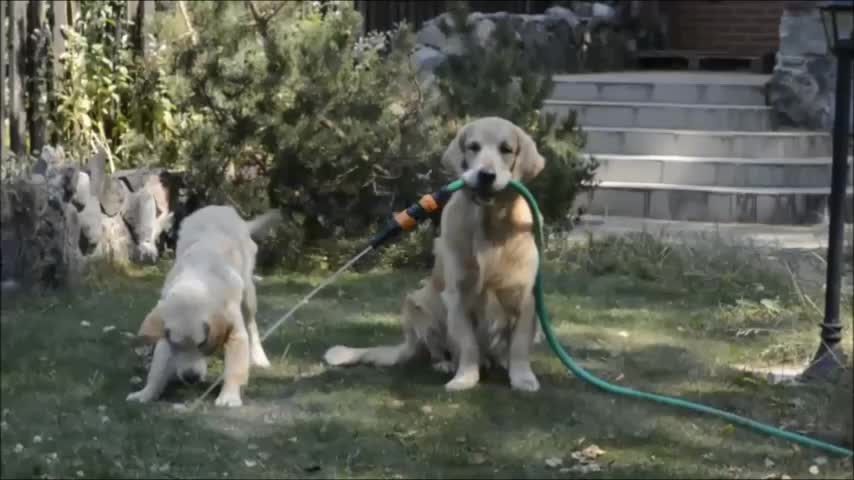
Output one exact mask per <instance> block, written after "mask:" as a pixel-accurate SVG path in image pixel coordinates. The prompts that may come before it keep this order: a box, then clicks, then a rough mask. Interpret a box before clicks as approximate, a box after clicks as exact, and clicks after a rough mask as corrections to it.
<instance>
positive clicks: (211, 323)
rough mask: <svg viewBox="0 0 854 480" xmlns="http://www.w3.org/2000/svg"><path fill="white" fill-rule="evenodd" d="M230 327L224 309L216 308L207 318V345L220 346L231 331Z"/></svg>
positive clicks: (209, 346) (211, 346)
mask: <svg viewBox="0 0 854 480" xmlns="http://www.w3.org/2000/svg"><path fill="white" fill-rule="evenodd" d="M231 327H232V325H231V322H229V321H228V315H227V314H226V313H225V312H224V311H222V310H217V311H216V312H214V314H213V315H211V317H210V318H209V319H208V338H207V342H206V344H207V347H208V348H212V349H214V348H217V347H220V346H222V345H223V344H224V343H225V341H226V339H227V338H228V334H229V333H230V332H231Z"/></svg>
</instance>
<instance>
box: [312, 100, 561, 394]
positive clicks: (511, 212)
mask: <svg viewBox="0 0 854 480" xmlns="http://www.w3.org/2000/svg"><path fill="white" fill-rule="evenodd" d="M442 162H443V164H444V165H445V167H446V168H448V169H450V170H451V171H452V172H454V173H455V174H456V175H458V176H460V177H462V178H463V180H464V181H465V183H466V186H467V188H465V189H463V190H460V191H458V192H456V193H455V194H454V195H453V196H452V197H451V200H450V201H449V202H448V204H447V205H446V206H445V208H444V210H443V211H442V220H441V234H440V236H439V237H438V238H437V239H436V241H435V244H434V254H435V257H436V263H435V266H434V269H433V272H432V275H431V278H430V280H429V281H428V282H426V284H424V285H423V286H422V287H421V288H420V289H419V290H417V291H415V292H413V293H410V294H409V295H407V297H406V299H405V300H404V305H403V311H402V320H401V323H402V326H403V331H404V341H403V342H402V343H401V344H400V345H397V346H382V347H373V348H351V347H345V346H335V347H332V348H330V349H329V350H328V351H327V352H326V354H325V356H324V358H325V360H326V362H327V363H329V364H330V365H353V364H357V363H367V364H373V365H378V366H391V365H396V364H399V363H402V362H404V361H407V360H409V359H410V358H412V357H413V356H415V354H416V353H417V352H418V351H419V350H426V351H427V352H428V353H429V354H430V357H431V360H432V362H433V365H434V367H435V368H437V369H439V370H443V371H448V372H453V373H454V376H453V378H452V379H451V380H450V381H449V382H448V383H447V384H446V385H445V388H446V389H447V390H451V391H455V390H465V389H469V388H472V387H474V386H475V385H477V383H478V382H479V381H480V366H481V365H486V366H488V365H490V364H493V363H496V364H499V365H501V366H503V367H505V368H506V369H507V370H508V373H509V376H510V384H511V386H512V387H513V388H514V389H517V390H521V391H529V392H533V391H536V390H538V389H539V381H538V380H537V377H536V375H534V372H533V371H532V370H531V364H530V359H529V353H530V349H531V345H532V344H533V343H534V337H535V335H536V334H537V332H538V330H537V323H536V312H535V305H534V295H533V287H534V281H535V279H536V274H537V268H538V267H539V265H538V263H539V261H538V252H537V246H536V242H535V239H534V235H533V232H532V227H533V217H532V216H531V211H530V209H529V208H528V205H527V203H526V202H525V200H524V199H523V198H522V197H521V196H519V195H518V194H517V193H516V192H515V191H512V190H510V189H508V188H507V185H508V184H509V182H510V180H511V179H516V180H521V181H529V180H531V179H533V178H534V177H536V176H537V175H538V174H539V173H540V172H541V171H542V169H543V168H544V166H545V160H544V159H543V157H542V156H541V155H540V154H539V152H538V151H537V146H536V145H535V144H534V141H533V140H532V139H531V137H530V136H528V134H526V133H525V132H524V131H522V130H521V129H520V128H519V127H517V126H516V125H514V124H513V123H511V122H509V121H507V120H504V119H502V118H498V117H487V118H481V119H479V120H476V121H473V122H471V123H469V124H467V125H465V126H464V127H463V128H461V129H460V130H459V132H458V133H457V136H456V138H455V139H454V140H453V141H452V142H451V144H450V145H449V146H448V148H447V149H446V151H445V153H444V155H443V158H442Z"/></svg>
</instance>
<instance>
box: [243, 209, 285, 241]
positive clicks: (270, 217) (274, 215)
mask: <svg viewBox="0 0 854 480" xmlns="http://www.w3.org/2000/svg"><path fill="white" fill-rule="evenodd" d="M281 222H282V213H281V212H280V211H279V209H278V208H275V209H272V210H268V211H267V212H266V213H263V214H261V215H258V216H257V217H255V218H253V219H252V220H249V221H247V222H246V224H247V225H248V226H249V234H250V235H252V237H253V238H255V239H256V240H258V239H259V238H260V237H263V236H264V235H266V234H267V233H268V232H269V231H270V229H272V228H273V227H275V226H276V225H278V224H279V223H281Z"/></svg>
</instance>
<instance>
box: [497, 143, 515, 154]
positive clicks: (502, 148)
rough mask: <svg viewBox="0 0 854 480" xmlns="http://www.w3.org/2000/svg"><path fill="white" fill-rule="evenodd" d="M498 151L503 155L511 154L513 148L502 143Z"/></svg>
mask: <svg viewBox="0 0 854 480" xmlns="http://www.w3.org/2000/svg"><path fill="white" fill-rule="evenodd" d="M498 150H499V151H501V153H503V154H505V155H506V154H510V153H513V147H511V146H510V145H507V144H506V143H502V144H501V146H500V147H498Z"/></svg>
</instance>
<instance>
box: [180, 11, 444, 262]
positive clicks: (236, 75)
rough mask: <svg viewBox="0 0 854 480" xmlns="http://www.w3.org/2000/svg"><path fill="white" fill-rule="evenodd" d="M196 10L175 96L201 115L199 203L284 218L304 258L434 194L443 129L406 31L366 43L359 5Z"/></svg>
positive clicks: (193, 147) (190, 137)
mask: <svg viewBox="0 0 854 480" xmlns="http://www.w3.org/2000/svg"><path fill="white" fill-rule="evenodd" d="M188 6H191V7H192V8H191V13H192V21H193V27H194V28H195V30H196V31H197V33H198V42H199V45H203V47H202V48H196V47H193V46H192V45H188V46H184V47H181V48H179V51H178V52H177V55H176V65H177V69H176V73H177V77H176V82H175V86H176V94H175V96H176V98H182V99H183V101H182V103H181V105H180V109H181V110H184V111H188V112H195V116H194V118H193V119H192V121H190V122H189V123H188V126H189V127H190V128H189V129H188V130H187V131H186V134H185V137H186V140H187V142H188V144H187V150H186V153H187V155H188V158H189V165H188V167H189V169H190V171H191V174H192V177H193V178H195V179H196V184H198V185H201V186H202V187H203V190H204V192H202V193H203V194H204V196H205V197H207V198H211V199H223V198H232V199H234V200H235V202H236V203H242V204H243V205H244V206H245V207H246V210H248V211H254V210H258V209H260V208H262V207H263V208H266V206H267V205H266V204H267V203H268V201H269V203H270V204H272V205H275V206H278V207H280V208H282V210H283V213H284V214H285V216H286V218H287V220H288V227H287V229H286V230H287V232H288V233H287V235H286V236H287V237H288V242H289V247H290V248H291V249H292V250H291V252H292V254H291V255H289V256H296V255H293V253H297V252H301V250H302V249H304V248H305V247H306V246H307V245H317V244H318V243H319V242H321V241H323V240H327V239H340V238H354V237H358V236H361V235H366V234H367V233H368V232H369V231H371V230H372V227H374V226H376V225H377V222H378V221H385V220H387V218H388V215H389V213H390V211H391V209H392V208H401V207H403V206H405V205H406V204H407V203H409V202H411V201H412V200H414V199H415V198H417V195H418V194H420V193H423V192H424V191H426V190H428V189H429V188H430V187H431V186H432V185H431V182H432V181H433V176H432V175H430V174H429V172H430V170H431V168H430V166H431V162H432V161H433V160H432V159H434V158H436V155H434V154H433V152H431V149H433V150H436V146H437V145H438V143H437V142H436V141H435V140H433V139H432V135H434V132H435V131H436V130H437V129H436V128H435V127H434V126H433V121H431V120H430V119H429V118H426V117H424V116H423V115H422V109H421V105H422V100H421V94H420V89H419V87H418V84H417V82H416V81H415V74H414V71H412V67H411V66H410V64H409V57H408V55H409V51H410V50H411V48H412V46H413V36H412V34H411V33H410V31H409V30H408V28H407V27H406V26H405V25H403V26H401V27H400V28H398V29H396V30H394V31H392V32H389V33H387V34H373V35H369V36H367V37H364V38H362V37H361V18H360V16H359V14H358V13H357V12H356V11H355V10H354V9H353V6H352V5H351V2H327V3H326V4H325V5H320V4H318V3H316V2H313V3H308V2H239V3H238V2H194V3H192V4H188ZM231 171H233V172H234V175H233V177H231V178H232V179H233V180H234V182H223V178H224V177H225V176H226V175H227V173H228V172H231ZM241 199H243V200H250V199H251V200H253V201H252V202H251V203H244V202H242V201H241ZM279 249H280V250H281V247H279ZM303 253H305V252H303Z"/></svg>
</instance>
